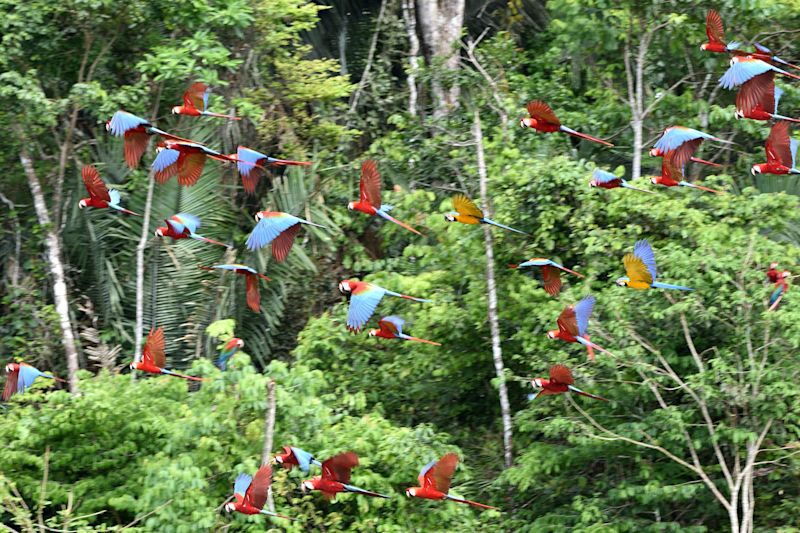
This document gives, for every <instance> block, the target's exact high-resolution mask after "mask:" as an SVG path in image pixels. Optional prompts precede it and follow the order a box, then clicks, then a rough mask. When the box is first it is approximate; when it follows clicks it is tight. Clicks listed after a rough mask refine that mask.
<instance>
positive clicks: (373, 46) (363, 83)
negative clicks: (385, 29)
mask: <svg viewBox="0 0 800 533" xmlns="http://www.w3.org/2000/svg"><path fill="white" fill-rule="evenodd" d="M386 4H387V2H381V9H380V10H379V11H378V18H377V20H376V21H375V31H374V32H373V33H372V42H370V45H369V52H368V53H367V64H366V66H365V67H364V71H363V72H362V73H361V79H360V80H359V81H358V87H357V88H356V91H355V92H354V93H353V100H352V101H351V103H350V114H351V115H352V114H353V112H354V111H355V110H356V108H358V100H359V98H361V93H362V92H364V89H365V88H366V87H367V83H369V75H370V70H372V62H373V61H374V60H375V51H376V50H377V49H378V36H379V35H380V32H381V24H383V16H384V13H385V12H386Z"/></svg>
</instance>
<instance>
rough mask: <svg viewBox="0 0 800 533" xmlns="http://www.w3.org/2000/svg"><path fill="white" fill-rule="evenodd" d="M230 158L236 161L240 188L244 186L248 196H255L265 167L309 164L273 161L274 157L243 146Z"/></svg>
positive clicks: (308, 163)
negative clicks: (240, 179) (240, 180)
mask: <svg viewBox="0 0 800 533" xmlns="http://www.w3.org/2000/svg"><path fill="white" fill-rule="evenodd" d="M230 157H232V158H236V159H237V160H238V163H236V167H237V169H238V170H239V176H241V177H242V186H244V190H245V191H246V192H247V193H249V194H255V192H256V185H258V180H260V179H261V176H263V175H264V170H265V167H267V166H271V167H285V166H289V165H294V166H298V165H299V166H308V165H310V164H311V163H310V162H309V161H291V160H289V159H275V158H274V157H270V156H268V155H264V154H262V153H261V152H256V151H255V150H253V149H251V148H247V147H245V146H239V147H238V148H237V149H236V153H235V154H231V155H230Z"/></svg>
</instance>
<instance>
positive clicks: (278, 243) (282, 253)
mask: <svg viewBox="0 0 800 533" xmlns="http://www.w3.org/2000/svg"><path fill="white" fill-rule="evenodd" d="M298 231H300V223H299V222H298V223H297V224H295V225H294V226H290V227H289V228H287V229H286V230H284V232H283V233H281V234H280V235H278V236H277V237H275V240H274V241H272V257H274V258H275V261H278V262H281V261H284V260H286V256H288V255H289V251H291V249H292V245H294V238H295V236H296V235H297V232H298Z"/></svg>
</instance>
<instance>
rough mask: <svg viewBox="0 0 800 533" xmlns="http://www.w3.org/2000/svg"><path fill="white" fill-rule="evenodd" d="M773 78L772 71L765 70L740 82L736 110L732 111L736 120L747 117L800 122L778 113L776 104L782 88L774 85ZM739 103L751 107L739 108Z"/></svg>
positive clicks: (781, 94)
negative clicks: (740, 86)
mask: <svg viewBox="0 0 800 533" xmlns="http://www.w3.org/2000/svg"><path fill="white" fill-rule="evenodd" d="M774 78H775V73H774V72H765V73H763V74H760V75H758V76H755V77H754V78H752V79H751V80H750V81H747V82H745V83H744V84H742V88H741V89H739V92H738V93H736V112H735V113H734V117H736V120H739V119H740V118H749V119H751V120H788V121H789V122H800V119H796V118H790V117H787V116H784V115H779V114H778V104H779V103H780V100H781V96H783V89H781V88H780V87H777V86H776V85H775V81H774ZM753 102H755V104H753ZM740 105H741V106H747V105H751V106H753V107H752V108H751V109H750V110H745V109H744V108H740V107H739V106H740Z"/></svg>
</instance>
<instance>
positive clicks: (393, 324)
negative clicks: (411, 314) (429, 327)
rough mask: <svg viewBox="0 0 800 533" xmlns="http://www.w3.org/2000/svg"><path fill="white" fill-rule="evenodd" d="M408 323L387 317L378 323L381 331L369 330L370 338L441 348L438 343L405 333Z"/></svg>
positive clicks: (397, 318)
mask: <svg viewBox="0 0 800 533" xmlns="http://www.w3.org/2000/svg"><path fill="white" fill-rule="evenodd" d="M405 323H406V321H405V320H403V319H402V318H400V317H399V316H385V317H383V318H381V319H380V320H379V321H378V328H379V329H371V330H369V336H370V337H382V338H384V339H403V340H404V341H416V342H424V343H425V344H433V345H434V346H441V344H440V343H438V342H433V341H428V340H425V339H418V338H416V337H412V336H410V335H406V334H405V333H403V324H405Z"/></svg>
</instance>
